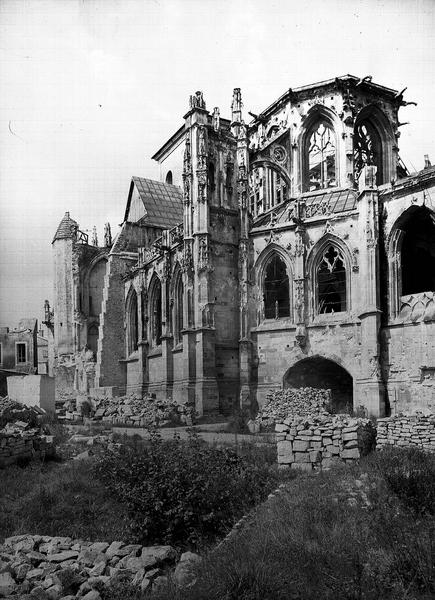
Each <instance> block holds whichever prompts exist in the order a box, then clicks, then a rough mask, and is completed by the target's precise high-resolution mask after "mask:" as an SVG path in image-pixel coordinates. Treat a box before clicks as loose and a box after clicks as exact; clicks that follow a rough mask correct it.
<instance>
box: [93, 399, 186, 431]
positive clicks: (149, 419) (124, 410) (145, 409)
mask: <svg viewBox="0 0 435 600" xmlns="http://www.w3.org/2000/svg"><path fill="white" fill-rule="evenodd" d="M92 417H93V418H94V419H96V420H101V421H103V422H108V423H112V424H114V425H129V426H137V427H161V426H163V425H168V424H184V425H192V424H193V418H194V410H193V409H192V407H190V406H186V405H179V404H177V402H175V400H167V399H163V400H157V399H156V398H154V397H152V396H145V397H144V398H142V397H141V396H137V395H135V394H131V395H129V396H121V397H113V398H103V399H101V400H100V401H99V402H98V403H97V405H96V408H95V410H94V411H93V412H92Z"/></svg>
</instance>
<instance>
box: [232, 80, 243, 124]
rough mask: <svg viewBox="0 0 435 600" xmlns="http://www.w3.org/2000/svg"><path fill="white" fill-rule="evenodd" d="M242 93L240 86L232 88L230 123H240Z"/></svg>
mask: <svg viewBox="0 0 435 600" xmlns="http://www.w3.org/2000/svg"><path fill="white" fill-rule="evenodd" d="M242 107H243V104H242V94H241V92H240V88H234V91H233V101H232V102H231V121H232V123H240V121H241V120H242Z"/></svg>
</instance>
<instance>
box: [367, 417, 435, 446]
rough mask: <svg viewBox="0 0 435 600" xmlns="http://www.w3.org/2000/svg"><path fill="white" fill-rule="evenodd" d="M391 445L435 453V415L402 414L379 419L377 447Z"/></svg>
mask: <svg viewBox="0 0 435 600" xmlns="http://www.w3.org/2000/svg"><path fill="white" fill-rule="evenodd" d="M391 445H392V446H399V447H414V448H420V449H422V450H428V451H432V452H435V414H429V415H423V414H421V413H418V414H415V415H402V414H401V415H396V416H393V417H386V418H384V419H378V420H377V436H376V447H377V448H383V447H385V446H391Z"/></svg>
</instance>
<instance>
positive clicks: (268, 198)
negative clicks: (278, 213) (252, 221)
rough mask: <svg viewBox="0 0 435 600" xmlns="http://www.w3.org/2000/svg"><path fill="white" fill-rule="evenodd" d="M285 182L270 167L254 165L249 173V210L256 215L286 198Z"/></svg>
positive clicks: (278, 173)
mask: <svg viewBox="0 0 435 600" xmlns="http://www.w3.org/2000/svg"><path fill="white" fill-rule="evenodd" d="M287 196H288V188H287V182H286V180H285V178H284V177H283V175H282V174H281V173H280V172H279V171H278V170H277V169H274V168H272V167H263V166H258V167H254V168H253V169H252V171H251V172H250V174H249V210H250V212H251V215H252V216H257V215H259V214H261V213H263V212H265V211H267V210H269V209H270V208H273V207H274V206H276V205H277V204H281V203H282V202H284V201H285V200H286V199H287Z"/></svg>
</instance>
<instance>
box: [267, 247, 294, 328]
mask: <svg viewBox="0 0 435 600" xmlns="http://www.w3.org/2000/svg"><path fill="white" fill-rule="evenodd" d="M289 287H290V286H289V277H288V274H287V267H286V265H285V262H284V261H283V260H282V259H281V258H280V257H279V256H278V255H277V254H274V255H273V256H272V258H271V259H270V260H269V262H268V264H267V266H266V269H265V276H264V283H263V298H264V316H265V318H266V319H279V318H281V317H289V316H290V289H289Z"/></svg>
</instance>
